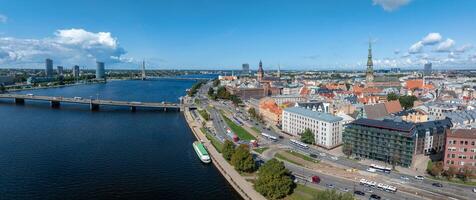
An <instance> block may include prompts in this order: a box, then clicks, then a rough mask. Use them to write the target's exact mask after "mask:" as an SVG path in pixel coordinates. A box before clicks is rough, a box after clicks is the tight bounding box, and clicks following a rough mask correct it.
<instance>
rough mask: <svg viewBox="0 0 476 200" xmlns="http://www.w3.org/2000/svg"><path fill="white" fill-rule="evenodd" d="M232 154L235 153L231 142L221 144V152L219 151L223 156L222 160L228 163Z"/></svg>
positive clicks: (226, 141)
mask: <svg viewBox="0 0 476 200" xmlns="http://www.w3.org/2000/svg"><path fill="white" fill-rule="evenodd" d="M234 153H235V145H234V144H233V142H231V141H229V140H225V142H224V143H223V147H222V150H221V154H222V155H223V158H225V159H226V160H228V161H230V160H231V156H232V155H233V154H234Z"/></svg>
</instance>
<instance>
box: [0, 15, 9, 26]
mask: <svg viewBox="0 0 476 200" xmlns="http://www.w3.org/2000/svg"><path fill="white" fill-rule="evenodd" d="M7 21H8V17H7V16H5V15H2V14H0V23H2V24H4V23H7Z"/></svg>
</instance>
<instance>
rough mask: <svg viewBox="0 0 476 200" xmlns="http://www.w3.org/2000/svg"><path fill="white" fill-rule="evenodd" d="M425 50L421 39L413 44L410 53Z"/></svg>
mask: <svg viewBox="0 0 476 200" xmlns="http://www.w3.org/2000/svg"><path fill="white" fill-rule="evenodd" d="M422 51H423V43H422V42H421V41H419V42H417V43H415V44H413V45H412V46H411V47H410V48H409V49H408V53H410V54H417V53H421V52H422Z"/></svg>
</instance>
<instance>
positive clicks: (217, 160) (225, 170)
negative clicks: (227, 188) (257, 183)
mask: <svg viewBox="0 0 476 200" xmlns="http://www.w3.org/2000/svg"><path fill="white" fill-rule="evenodd" d="M184 115H185V119H186V121H187V124H188V125H189V127H190V129H191V130H192V132H193V134H194V135H195V137H196V138H197V139H198V140H201V141H203V144H204V145H205V147H207V150H208V153H209V154H210V156H211V158H212V163H213V164H214V165H215V166H216V167H217V169H218V171H220V173H221V174H222V175H223V177H225V179H226V180H227V181H228V182H229V183H230V185H231V186H233V188H235V190H236V191H237V192H238V193H239V194H240V195H241V197H243V199H249V200H265V199H266V198H264V196H263V195H261V194H259V193H258V192H256V190H254V188H253V184H252V183H250V182H248V181H246V180H245V178H244V177H242V176H241V175H240V174H239V173H238V172H237V171H236V170H235V169H234V168H233V166H232V165H230V164H229V163H228V162H227V161H226V160H225V159H224V158H223V156H222V155H221V154H220V153H218V151H217V150H216V149H215V147H213V145H212V144H211V142H210V141H209V140H208V139H207V137H206V136H205V135H204V133H202V131H201V130H200V126H201V125H200V124H198V123H197V122H196V121H195V120H194V119H193V117H192V115H191V114H190V111H189V110H185V112H184Z"/></svg>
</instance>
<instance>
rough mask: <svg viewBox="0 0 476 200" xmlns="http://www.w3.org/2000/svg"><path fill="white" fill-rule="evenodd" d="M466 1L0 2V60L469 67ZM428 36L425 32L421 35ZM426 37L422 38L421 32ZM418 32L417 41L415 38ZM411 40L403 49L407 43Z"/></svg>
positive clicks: (471, 16)
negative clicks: (370, 48) (369, 57)
mask: <svg viewBox="0 0 476 200" xmlns="http://www.w3.org/2000/svg"><path fill="white" fill-rule="evenodd" d="M475 8H476V1H468V0H345V1H344V0H333V1H330V0H326V1H324V0H322V1H318V0H313V1H311V0H310V1H300V0H296V1H280V0H262V1H253V0H250V1H248V0H241V1H238V0H237V1H226V0H194V1H184V0H174V1H152V0H151V1H140V0H136V1H124V0H118V1H89V0H82V1H48V0H43V1H33V0H31V1H22V0H15V1H11V0H0V67H42V66H43V65H42V63H43V62H44V58H46V57H51V58H53V59H54V60H55V65H64V66H66V67H70V66H72V65H74V64H80V65H83V66H87V67H93V66H94V61H95V60H100V61H105V62H106V65H107V67H109V68H137V67H136V66H137V63H138V62H139V61H140V60H142V59H146V61H147V62H148V63H149V65H150V68H157V69H167V68H172V69H238V68H239V67H240V66H241V64H242V63H250V65H251V67H252V68H256V67H257V64H258V62H259V60H260V59H261V60H263V63H264V68H265V69H276V68H277V66H278V64H280V65H281V68H282V69H361V68H363V65H364V64H365V62H366V57H367V47H368V44H367V42H368V40H369V37H371V38H372V40H373V42H374V43H373V47H374V48H373V49H374V59H375V65H376V68H390V67H401V68H416V67H417V68H421V67H422V65H423V63H425V62H433V63H434V66H435V67H436V68H445V69H447V68H476V65H475V64H476V51H475V49H474V47H473V45H476V37H475V36H476V12H475ZM430 33H433V34H430ZM427 36H428V37H427ZM425 37H426V39H425ZM412 46H413V48H411V47H412Z"/></svg>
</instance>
